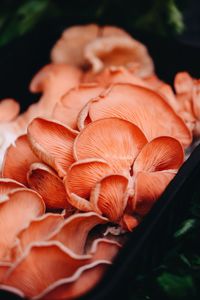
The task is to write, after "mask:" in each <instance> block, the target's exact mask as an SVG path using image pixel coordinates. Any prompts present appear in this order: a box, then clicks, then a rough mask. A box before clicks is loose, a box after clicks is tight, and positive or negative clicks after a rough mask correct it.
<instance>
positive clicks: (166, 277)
mask: <svg viewBox="0 0 200 300" xmlns="http://www.w3.org/2000/svg"><path fill="white" fill-rule="evenodd" d="M157 280H158V283H159V285H160V287H161V288H162V289H163V290H164V292H165V293H166V294H167V295H168V296H169V297H170V298H176V299H183V298H186V297H189V296H192V295H195V293H196V289H195V285H194V283H193V279H192V277H191V276H189V275H186V276H178V275H174V274H171V273H168V272H165V273H163V274H162V275H160V276H159V277H158V279H157Z"/></svg>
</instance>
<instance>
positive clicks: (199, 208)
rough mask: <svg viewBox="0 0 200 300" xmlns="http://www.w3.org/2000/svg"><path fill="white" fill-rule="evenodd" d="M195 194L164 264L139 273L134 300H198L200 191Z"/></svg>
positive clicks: (131, 295)
mask: <svg viewBox="0 0 200 300" xmlns="http://www.w3.org/2000/svg"><path fill="white" fill-rule="evenodd" d="M197 189H198V188H196V189H195V190H193V191H192V192H193V193H191V203H190V209H189V210H188V212H187V215H186V216H185V220H183V222H182V223H181V224H180V225H179V227H178V228H177V230H176V232H175V233H174V235H173V237H172V238H173V243H172V246H171V248H170V249H168V250H167V251H166V254H165V257H164V260H163V262H162V265H160V266H158V267H157V268H156V269H154V270H151V271H150V273H149V274H139V276H138V278H137V282H136V285H135V286H136V289H135V290H134V291H132V292H131V293H130V298H129V299H130V300H131V299H134V300H146V299H151V300H161V299H162V300H165V299H169V300H171V299H172V300H188V299H190V300H197V299H199V295H200V286H199V281H200V243H199V233H200V190H197Z"/></svg>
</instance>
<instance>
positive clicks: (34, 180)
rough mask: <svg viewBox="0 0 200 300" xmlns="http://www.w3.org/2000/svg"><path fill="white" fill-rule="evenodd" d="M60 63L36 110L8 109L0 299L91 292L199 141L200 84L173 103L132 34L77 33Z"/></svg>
mask: <svg viewBox="0 0 200 300" xmlns="http://www.w3.org/2000/svg"><path fill="white" fill-rule="evenodd" d="M51 56H52V60H53V63H51V64H49V65H46V66H45V67H43V68H42V69H41V70H40V71H39V72H38V73H37V74H36V76H35V77H34V78H33V80H32V82H31V85H30V90H31V91H32V92H36V93H37V92H41V93H42V96H41V97H40V100H39V102H37V103H35V104H33V105H31V106H30V107H29V108H28V110H27V111H26V112H24V113H23V114H21V115H19V106H18V104H17V103H16V102H15V101H14V100H12V99H5V100H3V101H2V102H0V159H1V160H2V161H3V163H2V170H1V177H2V178H0V289H5V290H8V291H11V292H14V293H16V294H18V295H19V296H21V297H26V298H28V299H48V300H57V299H73V298H77V297H78V296H80V295H82V294H84V293H85V292H86V291H88V290H89V289H90V288H92V287H93V286H94V285H95V284H96V283H97V282H98V281H99V280H100V278H101V277H102V275H103V273H104V272H105V270H106V268H107V267H108V265H109V264H111V262H112V260H113V259H114V257H115V256H116V254H117V252H118V251H119V249H120V247H121V244H119V243H118V242H116V240H119V241H120V243H122V241H123V239H124V237H123V235H122V233H125V232H129V231H131V230H133V229H134V228H135V227H136V226H138V225H139V223H140V222H141V221H142V219H143V217H144V216H145V215H146V214H147V213H148V212H149V211H150V209H151V208H152V206H153V204H154V203H155V202H156V201H157V199H158V198H159V197H160V195H161V194H162V193H163V191H164V190H165V189H166V187H167V186H168V184H169V183H170V181H171V180H172V179H173V178H174V176H175V174H176V173H177V171H178V169H179V168H180V166H181V165H182V163H183V161H184V151H183V149H184V150H185V149H187V148H188V147H189V146H190V144H191V141H192V134H194V135H197V136H198V135H199V119H200V117H199V105H198V103H197V102H198V101H197V100H198V98H199V94H198V93H199V81H198V80H195V79H192V78H191V77H190V76H189V75H188V74H186V73H180V74H178V75H177V77H176V79H175V91H176V93H174V92H173V89H172V88H171V87H170V86H169V85H168V84H166V83H164V82H163V81H161V80H160V79H159V78H158V77H157V76H156V75H155V74H154V67H153V62H152V59H151V58H150V56H149V54H148V52H147V49H146V47H145V46H144V45H142V44H141V43H140V42H138V41H136V40H134V39H133V38H132V37H131V36H130V35H129V34H127V33H126V32H124V31H123V30H121V29H119V28H115V27H110V26H105V27H99V26H97V25H87V26H74V27H72V28H70V29H67V30H66V31H65V32H64V33H63V35H62V37H61V39H60V40H59V41H58V42H57V43H56V45H55V46H54V48H53V50H52V53H51ZM16 138H17V139H16ZM6 148H7V150H6ZM5 151H6V152H5ZM113 226H115V227H114V228H113ZM114 234H115V235H118V237H117V238H116V236H115V237H114Z"/></svg>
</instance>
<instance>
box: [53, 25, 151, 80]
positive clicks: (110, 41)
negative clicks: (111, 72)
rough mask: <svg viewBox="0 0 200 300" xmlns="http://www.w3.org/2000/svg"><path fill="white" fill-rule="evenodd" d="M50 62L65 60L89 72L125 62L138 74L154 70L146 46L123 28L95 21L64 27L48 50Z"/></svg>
mask: <svg viewBox="0 0 200 300" xmlns="http://www.w3.org/2000/svg"><path fill="white" fill-rule="evenodd" d="M51 58H52V61H53V62H54V63H67V64H72V65H74V66H78V67H81V68H86V67H87V68H89V69H90V68H91V70H92V72H93V73H98V72H100V71H102V70H103V69H104V68H105V67H109V66H125V67H126V68H128V69H130V70H131V71H132V72H133V73H134V74H135V75H137V76H139V77H142V78H143V77H144V78H145V77H148V76H150V75H152V73H153V71H154V66H153V61H152V59H151V57H150V56H149V54H148V51H147V49H146V47H145V46H144V45H143V44H142V43H140V42H139V41H137V40H135V39H133V38H132V37H131V36H130V35H129V34H128V33H126V32H125V31H124V30H122V29H120V28H117V27H112V26H103V27H99V26H97V25H94V24H91V25H83V26H73V27H70V28H69V29H66V30H65V31H64V32H63V34H62V36H61V38H60V39H59V40H58V42H57V43H56V44H55V46H54V47H53V49H52V52H51Z"/></svg>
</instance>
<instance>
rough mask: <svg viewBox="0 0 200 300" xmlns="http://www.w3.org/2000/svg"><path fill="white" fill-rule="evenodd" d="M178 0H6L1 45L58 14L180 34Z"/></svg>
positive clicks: (0, 9) (0, 12)
mask: <svg viewBox="0 0 200 300" xmlns="http://www.w3.org/2000/svg"><path fill="white" fill-rule="evenodd" d="M177 1H178V0H142V1H141V0H124V1H121V0H93V1H91V0H84V1H83V0H74V1H64V0H22V1H9V0H7V1H6V0H4V1H1V3H0V46H2V45H4V44H6V43H8V42H9V41H11V40H13V39H14V38H16V37H20V36H22V35H23V34H25V33H27V32H28V31H30V30H31V29H33V28H34V27H35V26H36V25H38V26H43V24H45V22H51V21H52V22H53V21H55V18H57V19H56V20H59V18H66V20H71V21H72V23H79V22H84V23H90V22H96V23H101V24H105V23H107V24H115V25H119V26H122V27H124V28H129V29H130V30H134V29H135V30H136V29H137V30H139V31H144V32H152V33H154V34H159V35H165V36H166V35H171V34H180V33H182V32H183V30H184V22H183V17H182V12H181V10H180V9H179V8H178V6H177ZM179 2H180V0H179Z"/></svg>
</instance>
